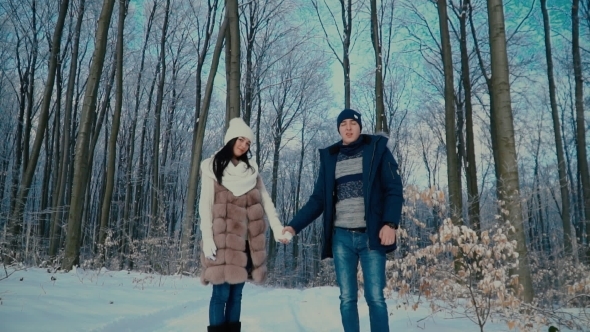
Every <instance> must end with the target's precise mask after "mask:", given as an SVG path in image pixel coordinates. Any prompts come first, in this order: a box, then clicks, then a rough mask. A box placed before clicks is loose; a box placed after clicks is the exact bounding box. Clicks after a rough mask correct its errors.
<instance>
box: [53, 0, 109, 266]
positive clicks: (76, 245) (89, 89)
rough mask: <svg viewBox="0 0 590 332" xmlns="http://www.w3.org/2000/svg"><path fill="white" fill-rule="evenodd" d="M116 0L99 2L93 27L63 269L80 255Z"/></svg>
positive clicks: (72, 263)
mask: <svg viewBox="0 0 590 332" xmlns="http://www.w3.org/2000/svg"><path fill="white" fill-rule="evenodd" d="M114 4H115V0H105V1H104V3H103V6H102V10H101V13H100V17H99V20H98V25H97V30H96V43H95V49H94V54H93V55H92V64H91V67H90V74H89V78H88V84H87V86H86V93H85V94H84V104H83V106H82V115H81V118H80V129H79V132H78V139H77V140H76V154H75V159H74V181H73V184H72V195H71V200H70V211H69V214H68V233H67V237H66V249H65V257H64V262H63V265H62V266H63V269H64V270H66V271H69V270H71V269H72V267H73V266H74V265H76V264H78V263H79V259H80V237H81V229H82V228H81V220H80V216H81V215H82V208H83V207H84V193H85V189H86V184H87V182H88V177H89V174H88V160H89V156H88V153H89V151H88V150H89V149H88V144H89V139H90V130H91V125H92V123H91V121H92V118H93V116H92V114H93V113H94V111H95V109H96V98H97V92H98V86H99V83H100V76H101V75H102V69H103V66H104V58H105V53H106V44H107V37H108V31H109V25H110V22H111V16H112V13H113V7H114Z"/></svg>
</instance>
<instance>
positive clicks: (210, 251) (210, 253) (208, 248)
mask: <svg viewBox="0 0 590 332" xmlns="http://www.w3.org/2000/svg"><path fill="white" fill-rule="evenodd" d="M216 253H217V246H215V241H213V239H212V238H210V237H204V238H203V254H205V258H207V259H210V260H212V261H214V260H215V254H216Z"/></svg>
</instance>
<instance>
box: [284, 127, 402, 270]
mask: <svg viewBox="0 0 590 332" xmlns="http://www.w3.org/2000/svg"><path fill="white" fill-rule="evenodd" d="M361 139H362V140H363V144H364V146H363V197H364V200H365V220H366V222H367V230H366V232H367V235H368V237H369V248H370V249H371V250H381V251H384V252H390V251H393V250H395V249H396V247H397V246H396V243H394V244H392V245H390V246H383V245H381V240H380V239H379V231H380V230H381V228H382V227H383V226H384V225H385V224H386V223H393V224H395V225H399V221H400V217H401V211H402V204H403V202H404V198H403V187H402V182H401V178H400V176H399V174H398V173H397V162H396V161H395V159H394V158H393V155H392V154H391V151H389V149H388V148H387V137H384V136H378V135H361ZM339 151H340V143H336V144H334V145H332V146H329V147H327V148H324V149H320V150H319V152H320V171H319V175H318V179H317V181H316V183H315V186H314V188H313V193H312V195H311V196H310V197H309V200H308V201H307V203H305V205H304V206H303V207H302V208H301V209H300V210H299V212H298V213H297V215H296V216H295V217H294V218H293V220H291V222H290V223H289V226H291V227H293V229H295V232H296V233H297V234H298V233H299V232H300V231H301V230H302V229H303V228H305V227H307V226H308V225H309V224H310V223H311V222H312V221H314V220H315V219H316V218H317V217H319V216H320V215H321V214H322V213H323V214H324V218H323V219H324V236H323V237H322V240H323V241H322V256H321V258H322V259H324V258H327V257H333V255H332V234H333V230H334V210H335V204H336V199H335V197H336V192H335V191H336V185H335V184H336V179H335V177H336V160H337V157H338V152H339Z"/></svg>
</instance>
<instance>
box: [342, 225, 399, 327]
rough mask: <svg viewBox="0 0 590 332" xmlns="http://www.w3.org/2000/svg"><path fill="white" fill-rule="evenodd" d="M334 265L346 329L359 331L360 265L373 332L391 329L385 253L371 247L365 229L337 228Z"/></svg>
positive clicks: (343, 323)
mask: <svg viewBox="0 0 590 332" xmlns="http://www.w3.org/2000/svg"><path fill="white" fill-rule="evenodd" d="M332 241H333V242H332V252H333V254H334V269H335V271H336V280H337V281H338V286H339V287H340V314H341V316H342V326H343V327H344V331H345V332H358V331H360V325H359V314H358V307H357V299H358V281H357V267H358V263H359V261H360V263H361V269H362V271H363V280H364V293H365V299H366V301H367V305H368V306H369V318H370V322H371V332H389V322H388V314H387V305H386V304H385V297H384V296H383V288H384V287H385V253H384V252H381V251H379V250H370V249H369V239H368V236H367V234H366V233H361V232H353V231H349V230H345V229H342V228H335V231H334V236H333V239H332Z"/></svg>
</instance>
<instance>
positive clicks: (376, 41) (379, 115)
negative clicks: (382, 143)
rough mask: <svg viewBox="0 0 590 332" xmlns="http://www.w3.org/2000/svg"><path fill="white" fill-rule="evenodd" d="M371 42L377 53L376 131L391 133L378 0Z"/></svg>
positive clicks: (374, 3) (373, 0) (373, 2)
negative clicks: (384, 83) (385, 88)
mask: <svg viewBox="0 0 590 332" xmlns="http://www.w3.org/2000/svg"><path fill="white" fill-rule="evenodd" d="M371 42H372V43H373V51H374V53H375V113H376V114H375V132H384V133H389V126H388V125H387V117H386V116H385V105H384V103H383V59H382V56H381V34H380V33H379V19H378V17H377V0H371Z"/></svg>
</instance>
